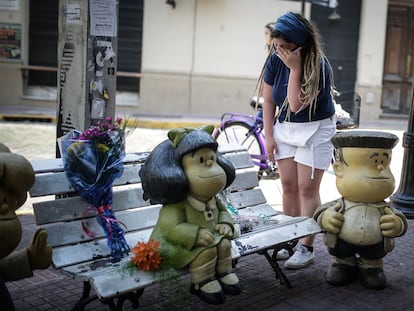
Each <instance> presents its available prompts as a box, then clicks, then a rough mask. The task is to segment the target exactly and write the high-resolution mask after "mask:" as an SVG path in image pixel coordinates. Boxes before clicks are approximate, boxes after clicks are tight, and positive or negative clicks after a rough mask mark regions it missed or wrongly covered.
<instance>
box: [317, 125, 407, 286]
mask: <svg viewBox="0 0 414 311" xmlns="http://www.w3.org/2000/svg"><path fill="white" fill-rule="evenodd" d="M397 142H398V137H397V136H395V135H394V134H391V133H386V132H378V131H344V132H338V133H337V134H336V135H335V136H334V137H333V138H332V143H333V145H334V147H335V163H334V164H333V169H334V172H335V175H336V186H337V188H338V191H339V192H340V193H341V195H342V198H340V199H338V200H336V201H333V202H329V203H326V204H324V205H322V206H320V207H319V208H318V209H317V210H316V211H315V214H314V218H315V219H316V221H317V222H318V224H319V225H320V226H321V228H322V230H323V231H324V232H325V236H324V242H325V244H326V246H327V247H328V251H329V253H330V254H331V255H332V262H331V264H330V266H329V268H328V271H327V274H326V280H327V282H328V283H330V284H332V285H337V286H340V285H345V284H348V283H350V282H351V281H353V280H354V279H355V278H356V277H357V276H358V275H359V276H360V278H361V279H360V281H361V283H362V285H363V286H365V287H367V288H372V289H383V288H385V287H386V277H385V275H384V271H383V261H382V259H383V257H385V255H386V254H387V253H388V252H390V251H391V250H392V249H393V248H394V237H399V236H402V235H403V234H404V233H405V232H406V230H407V219H406V217H405V216H404V215H403V214H402V213H401V212H399V211H398V210H396V209H393V208H392V207H391V206H390V205H389V203H388V202H386V201H385V199H386V198H387V197H388V196H389V195H391V194H392V192H393V191H394V187H395V179H394V176H393V174H392V172H391V170H390V162H391V153H392V148H394V146H395V145H396V143H397Z"/></svg>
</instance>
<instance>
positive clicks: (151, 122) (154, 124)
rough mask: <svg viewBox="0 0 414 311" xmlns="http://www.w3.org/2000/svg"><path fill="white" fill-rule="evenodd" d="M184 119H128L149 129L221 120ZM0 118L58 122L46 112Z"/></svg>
mask: <svg viewBox="0 0 414 311" xmlns="http://www.w3.org/2000/svg"><path fill="white" fill-rule="evenodd" d="M190 119H191V118H190V117H189V118H188V119H183V120H177V119H173V118H172V119H171V120H166V119H157V117H154V118H153V119H151V118H149V117H145V118H143V119H139V117H133V118H131V119H128V120H127V126H128V127H140V128H147V129H173V128H180V127H188V128H197V127H201V126H203V125H207V124H212V125H214V127H218V126H219V125H220V122H219V121H217V120H214V121H213V120H200V121H195V120H190ZM0 120H1V121H33V122H47V123H56V121H57V119H56V117H54V116H50V115H44V114H19V113H0Z"/></svg>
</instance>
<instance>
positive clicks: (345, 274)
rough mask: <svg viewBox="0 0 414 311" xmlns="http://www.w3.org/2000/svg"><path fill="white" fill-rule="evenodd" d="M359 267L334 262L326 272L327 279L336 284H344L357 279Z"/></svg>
mask: <svg viewBox="0 0 414 311" xmlns="http://www.w3.org/2000/svg"><path fill="white" fill-rule="evenodd" d="M357 276H358V267H357V266H351V265H346V264H340V263H332V264H331V265H330V266H329V268H328V272H327V273H326V281H327V282H328V283H329V284H331V285H335V286H342V285H346V284H349V283H351V282H352V281H354V280H356V279H357Z"/></svg>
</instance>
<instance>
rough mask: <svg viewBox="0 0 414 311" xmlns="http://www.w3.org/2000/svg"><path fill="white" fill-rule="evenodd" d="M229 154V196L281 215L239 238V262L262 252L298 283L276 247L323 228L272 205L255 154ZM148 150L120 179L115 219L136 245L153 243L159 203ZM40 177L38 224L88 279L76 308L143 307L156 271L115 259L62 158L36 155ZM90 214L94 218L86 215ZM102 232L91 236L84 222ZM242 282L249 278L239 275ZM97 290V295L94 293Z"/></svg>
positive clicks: (57, 253) (67, 266)
mask: <svg viewBox="0 0 414 311" xmlns="http://www.w3.org/2000/svg"><path fill="white" fill-rule="evenodd" d="M220 152H222V153H223V154H224V155H225V156H226V157H227V158H228V159H229V160H230V161H231V162H232V163H233V165H234V167H235V168H236V179H235V180H234V182H233V183H232V185H230V187H229V188H228V189H226V191H225V192H223V193H221V196H222V198H224V199H226V200H230V202H231V203H232V205H233V206H234V207H235V208H237V210H238V212H239V214H240V215H244V216H248V215H253V216H257V215H265V216H266V217H271V216H272V217H273V218H272V219H276V220H277V221H276V224H272V225H268V226H264V227H260V228H257V229H255V230H254V231H252V232H248V233H243V234H242V235H241V236H240V237H239V238H237V239H234V240H233V241H232V243H233V248H232V256H233V260H234V263H235V264H236V263H237V260H238V259H239V258H240V257H242V256H245V255H249V254H252V253H261V254H263V255H265V256H266V258H267V259H268V261H269V263H270V264H271V266H272V268H273V271H274V273H275V274H276V278H278V279H280V282H281V284H286V285H287V286H289V287H290V286H291V284H290V282H289V280H288V279H287V278H286V276H285V274H284V273H283V271H282V270H281V269H280V267H279V265H278V263H277V261H276V253H277V251H278V250H279V249H281V248H282V247H285V246H292V245H294V244H295V243H296V242H297V240H298V239H300V238H302V237H304V236H307V235H311V234H315V233H318V232H320V228H319V226H318V225H317V224H316V222H315V221H314V220H313V219H312V218H301V217H295V218H292V217H288V216H284V215H282V214H280V213H278V212H277V211H275V210H274V209H273V208H272V207H271V206H270V205H269V204H267V203H266V198H265V197H264V194H263V193H262V191H261V189H260V188H259V184H258V179H257V175H256V172H255V170H254V168H253V163H252V161H251V158H250V156H249V154H248V153H247V152H246V151H245V150H244V149H242V148H241V147H239V146H221V147H220ZM147 155H148V153H137V154H127V156H126V158H125V161H124V173H123V175H122V177H120V178H119V179H117V180H115V183H114V185H113V193H114V197H113V206H112V207H113V210H114V211H115V215H116V218H117V219H118V220H120V221H122V222H123V223H124V224H125V225H126V228H127V229H126V232H125V238H126V240H127V242H128V244H129V245H131V246H133V245H135V244H136V243H137V242H139V241H147V240H148V238H149V235H150V233H151V232H152V228H153V226H154V225H155V223H156V221H157V217H158V212H159V209H160V208H161V206H160V205H150V203H149V202H147V201H144V200H143V199H142V188H141V183H140V178H139V174H138V172H139V170H140V168H141V165H142V164H143V162H144V161H145V158H146V157H147ZM32 165H33V168H34V170H35V173H36V181H35V184H34V186H33V187H32V189H31V190H30V196H31V197H32V198H36V199H35V200H33V201H34V203H33V210H34V214H35V219H36V224H37V225H38V226H41V227H43V228H44V229H46V230H47V232H48V234H49V238H48V242H49V244H50V245H51V246H52V248H53V258H52V261H53V266H54V268H55V269H57V270H59V271H61V272H62V273H65V274H66V275H68V276H69V277H71V278H73V279H75V280H80V281H83V293H82V296H81V297H80V300H79V302H78V303H77V304H76V305H75V308H74V309H75V310H83V308H84V306H85V305H86V304H88V303H89V302H90V301H91V300H93V299H96V298H97V299H99V300H100V301H101V302H102V303H104V304H108V306H109V307H110V309H111V310H122V305H123V303H124V301H125V300H130V301H131V302H132V304H133V307H138V306H139V297H140V296H141V295H142V293H143V291H144V288H145V287H146V286H148V285H150V284H153V283H154V282H156V281H155V279H154V277H153V274H152V273H151V272H142V271H138V270H134V272H132V273H130V272H129V271H125V265H126V263H127V262H128V261H129V257H128V256H126V257H124V258H122V259H114V258H112V257H110V256H109V249H108V247H107V244H106V238H105V233H104V231H103V230H102V228H101V227H100V226H99V224H98V223H97V221H96V218H95V216H93V215H85V210H86V209H87V208H88V205H89V204H88V203H87V202H85V201H84V200H83V199H81V198H80V197H79V196H78V195H77V194H76V193H74V191H73V189H72V187H71V186H70V184H69V181H68V180H67V178H66V176H65V173H64V171H63V165H62V161H61V159H49V160H40V161H32ZM86 217H88V218H86ZM82 220H83V221H86V222H87V224H88V228H89V229H90V230H91V231H93V232H95V233H97V236H96V237H94V238H91V237H89V236H88V235H87V234H86V233H85V232H84V231H83V230H82V225H81V222H82ZM240 282H241V284H243V279H241V280H240ZM92 287H93V289H94V290H95V292H96V295H92V296H91V295H90V290H91V288H92Z"/></svg>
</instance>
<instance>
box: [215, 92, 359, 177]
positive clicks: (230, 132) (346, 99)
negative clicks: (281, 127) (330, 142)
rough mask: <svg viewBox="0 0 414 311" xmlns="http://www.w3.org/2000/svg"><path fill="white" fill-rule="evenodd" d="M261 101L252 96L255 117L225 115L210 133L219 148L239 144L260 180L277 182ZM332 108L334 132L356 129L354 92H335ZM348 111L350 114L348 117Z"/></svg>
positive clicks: (357, 96)
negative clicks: (265, 133) (268, 146)
mask: <svg viewBox="0 0 414 311" xmlns="http://www.w3.org/2000/svg"><path fill="white" fill-rule="evenodd" d="M262 103H263V98H262V97H260V98H259V100H257V97H256V96H253V97H252V98H251V100H250V106H252V107H253V108H254V109H255V110H257V111H258V113H257V114H256V115H248V114H243V113H232V112H225V113H224V114H223V115H222V116H221V123H220V126H219V127H218V128H216V130H215V131H214V133H213V136H214V138H215V139H216V141H217V142H218V144H219V145H221V144H239V145H241V146H243V147H245V148H246V150H247V152H248V153H250V156H251V158H252V161H253V163H254V165H255V167H256V169H257V176H258V178H259V179H261V178H264V174H266V175H265V176H266V177H267V178H269V179H277V178H279V173H278V168H277V165H276V164H273V163H271V162H270V161H268V159H267V156H266V145H265V137H264V133H263V119H262V117H261V116H262ZM334 104H335V110H336V115H337V124H336V128H337V129H338V130H345V129H351V128H356V127H358V126H359V111H360V107H361V97H360V96H359V95H358V94H357V93H355V92H343V93H340V92H337V91H336V92H334ZM347 111H350V113H348V112H347Z"/></svg>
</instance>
